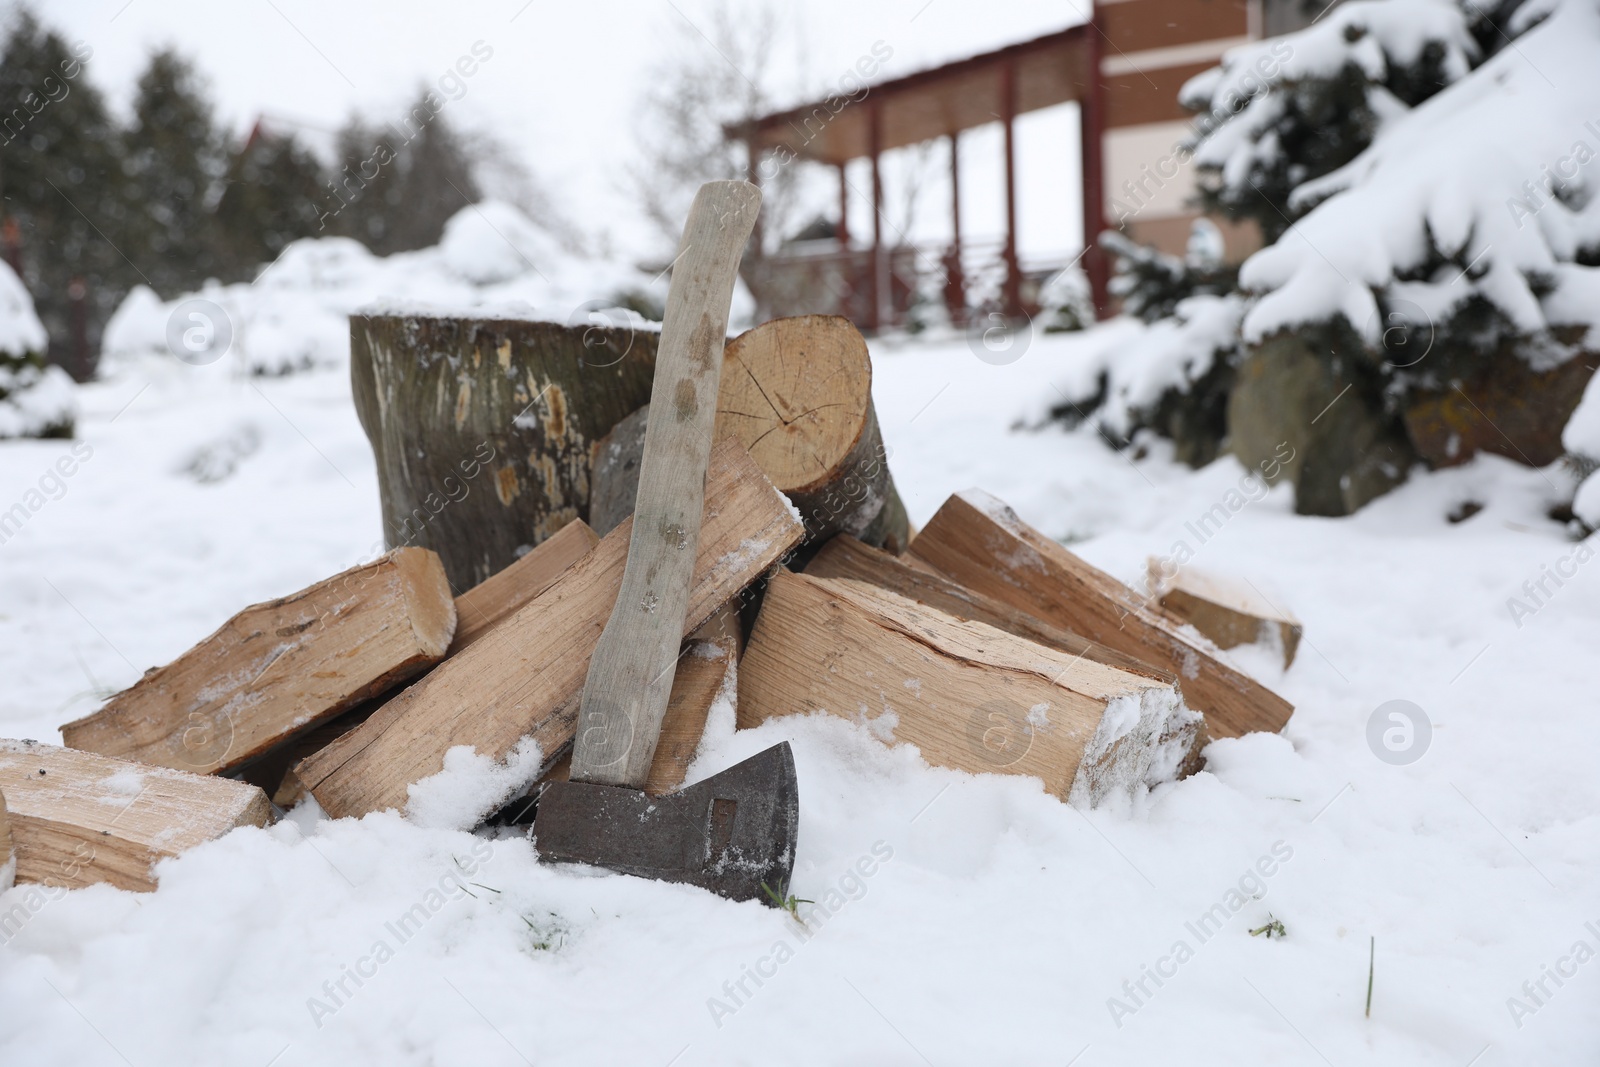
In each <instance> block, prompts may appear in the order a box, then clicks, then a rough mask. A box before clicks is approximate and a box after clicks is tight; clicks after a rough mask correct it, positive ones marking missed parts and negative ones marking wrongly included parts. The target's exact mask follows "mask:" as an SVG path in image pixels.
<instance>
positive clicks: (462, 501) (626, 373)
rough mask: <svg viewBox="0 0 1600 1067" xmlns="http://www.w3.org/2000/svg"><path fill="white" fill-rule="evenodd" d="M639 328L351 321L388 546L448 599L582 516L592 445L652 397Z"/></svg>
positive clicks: (359, 400)
mask: <svg viewBox="0 0 1600 1067" xmlns="http://www.w3.org/2000/svg"><path fill="white" fill-rule="evenodd" d="M656 340H657V335H656V334H655V333H653V332H650V331H646V330H639V331H634V330H631V329H626V328H623V329H612V328H602V327H583V326H563V325H560V324H558V323H551V322H519V321H514V320H509V319H470V318H459V317H447V316H433V315H427V314H420V313H419V314H371V315H352V316H351V318H350V380H351V387H352V390H353V393H354V397H355V405H356V414H357V415H358V416H359V417H360V419H361V425H362V428H363V429H364V430H366V433H367V438H368V440H369V441H371V443H372V451H373V455H374V457H375V458H376V460H377V466H378V489H379V494H380V496H381V498H382V507H383V521H384V539H385V542H386V543H387V544H388V545H390V546H395V545H418V546H421V547H424V548H431V549H433V550H434V551H436V552H438V553H439V556H440V558H441V559H442V560H443V561H444V568H445V573H446V574H447V575H448V576H449V578H450V587H451V589H452V590H453V591H454V592H458V593H459V592H464V591H465V590H467V589H470V588H471V587H472V586H474V585H477V584H478V583H479V582H482V581H484V580H485V579H487V578H489V577H490V576H491V575H493V574H495V573H496V572H498V571H500V570H503V569H504V568H505V567H507V566H509V565H510V564H511V563H512V562H513V561H514V560H516V559H517V558H518V557H519V556H520V555H522V554H524V553H526V552H527V551H528V549H530V548H532V547H533V546H535V545H537V544H539V543H540V542H541V541H543V540H544V539H545V538H547V537H549V536H550V535H552V534H554V533H555V532H556V531H557V530H559V529H561V528H562V527H563V526H565V525H566V524H567V523H569V522H571V521H572V520H573V519H575V518H584V519H586V518H587V517H588V516H589V468H590V463H591V462H592V456H591V449H592V447H593V446H594V444H595V443H596V442H598V441H599V440H600V439H601V438H602V437H604V436H605V435H606V434H607V433H609V432H610V430H611V428H612V427H613V426H614V425H616V424H617V423H618V422H619V421H621V420H622V419H623V418H624V417H625V416H626V415H628V414H629V413H630V412H632V411H635V410H637V409H638V408H639V407H640V405H642V404H644V403H646V402H647V401H648V400H649V399H650V383H651V378H652V375H653V373H654V370H655V352H656Z"/></svg>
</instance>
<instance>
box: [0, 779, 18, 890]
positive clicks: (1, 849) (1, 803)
mask: <svg viewBox="0 0 1600 1067" xmlns="http://www.w3.org/2000/svg"><path fill="white" fill-rule="evenodd" d="M16 881H17V853H16V850H15V849H14V848H13V847H12V844H11V814H10V812H8V811H7V810H6V794H5V791H4V790H0V892H4V891H5V890H7V889H10V888H11V887H12V886H13V885H15V884H16Z"/></svg>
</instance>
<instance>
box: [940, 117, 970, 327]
mask: <svg viewBox="0 0 1600 1067" xmlns="http://www.w3.org/2000/svg"><path fill="white" fill-rule="evenodd" d="M960 146H961V131H960V130H951V131H950V233H951V237H950V252H949V255H948V256H947V257H946V260H945V281H944V288H945V306H946V308H947V309H948V310H949V312H950V320H951V322H953V323H954V324H955V325H957V326H961V325H964V324H965V323H966V318H967V316H966V309H967V276H966V273H965V272H964V271H963V270H962V269H961V151H960Z"/></svg>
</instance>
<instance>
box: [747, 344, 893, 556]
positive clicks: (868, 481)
mask: <svg viewBox="0 0 1600 1067" xmlns="http://www.w3.org/2000/svg"><path fill="white" fill-rule="evenodd" d="M727 364H728V365H727V368H726V370H725V371H724V373H723V384H722V391H721V394H720V395H719V397H718V399H717V407H718V411H717V435H718V436H719V437H721V436H732V437H734V438H736V439H737V440H738V441H739V443H740V444H742V445H744V446H745V447H746V448H748V449H749V450H750V454H751V455H752V456H754V457H755V460H756V462H757V463H759V464H761V469H762V470H764V471H766V472H767V477H769V478H771V479H772V484H773V485H776V486H777V487H778V488H779V489H780V490H782V491H783V493H784V494H785V495H786V496H788V497H789V499H790V500H792V501H794V505H795V507H797V508H799V509H800V514H801V517H802V518H804V519H805V523H806V532H807V537H808V539H809V540H812V541H821V540H823V539H825V538H827V537H829V536H831V535H832V534H835V533H839V532H844V533H848V534H852V535H854V536H856V537H859V538H861V539H862V540H864V541H866V542H868V543H869V544H872V545H879V546H883V547H885V548H888V549H889V550H890V551H891V552H896V553H899V552H904V551H905V547H906V544H907V542H908V541H909V540H910V529H909V526H908V524H907V521H906V513H905V505H904V504H902V503H901V501H900V494H899V493H898V492H897V491H896V489H895V485H894V479H892V478H891V477H890V476H889V461H888V453H887V451H886V450H885V448H884V446H883V436H882V434H881V433H880V432H879V429H878V415H877V411H876V409H875V408H874V407H873V403H872V360H871V357H870V356H869V354H868V352H867V342H866V340H865V339H864V338H863V337H862V336H861V332H860V331H859V330H857V329H856V328H855V326H854V325H853V324H852V323H851V322H850V320H849V319H846V318H843V317H841V316H838V315H797V316H793V317H791V318H782V319H772V320H771V321H769V322H764V323H762V324H761V325H760V326H757V327H755V328H754V329H751V330H746V331H745V332H744V333H742V334H740V335H739V336H738V337H735V338H734V339H733V340H732V341H730V342H728V354H727Z"/></svg>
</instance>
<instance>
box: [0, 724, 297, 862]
mask: <svg viewBox="0 0 1600 1067" xmlns="http://www.w3.org/2000/svg"><path fill="white" fill-rule="evenodd" d="M0 790H4V792H5V796H6V801H7V803H8V804H9V806H10V815H11V833H12V838H13V841H14V843H15V846H16V855H17V881H18V882H40V883H43V884H45V885H59V886H67V887H69V888H74V889H75V888H78V887H80V886H86V885H93V884H95V883H96V882H109V883H110V884H112V885H114V886H117V887H118V888H121V889H133V890H148V889H154V888H155V887H156V879H155V876H154V875H153V874H152V873H151V870H150V868H151V866H152V865H153V864H154V863H155V862H156V861H157V860H161V859H165V858H167V857H169V856H176V855H178V854H179V853H182V852H185V851H187V850H188V849H191V848H193V847H194V846H196V845H199V844H202V843H204V842H206V841H210V840H212V839H214V838H218V837H221V836H222V835H223V834H225V833H227V832H228V831H229V830H232V829H233V828H234V827H236V826H265V825H266V824H267V820H268V818H269V817H270V816H271V808H270V807H269V805H268V804H267V797H266V794H264V793H263V792H262V791H261V790H259V789H257V788H256V787H255V786H253V785H246V784H245V783H243V782H236V781H233V780H232V779H229V778H217V777H213V776H210V775H201V774H190V773H189V772H187V771H178V770H172V769H170V768H166V767H152V766H148V765H146V764H142V763H130V762H128V761H126V760H119V759H111V758H109V757H107V756H100V755H96V754H94V753H92V752H79V751H76V750H74V749H70V748H57V747H55V746H54V745H41V744H39V743H38V742H37V741H0Z"/></svg>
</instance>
